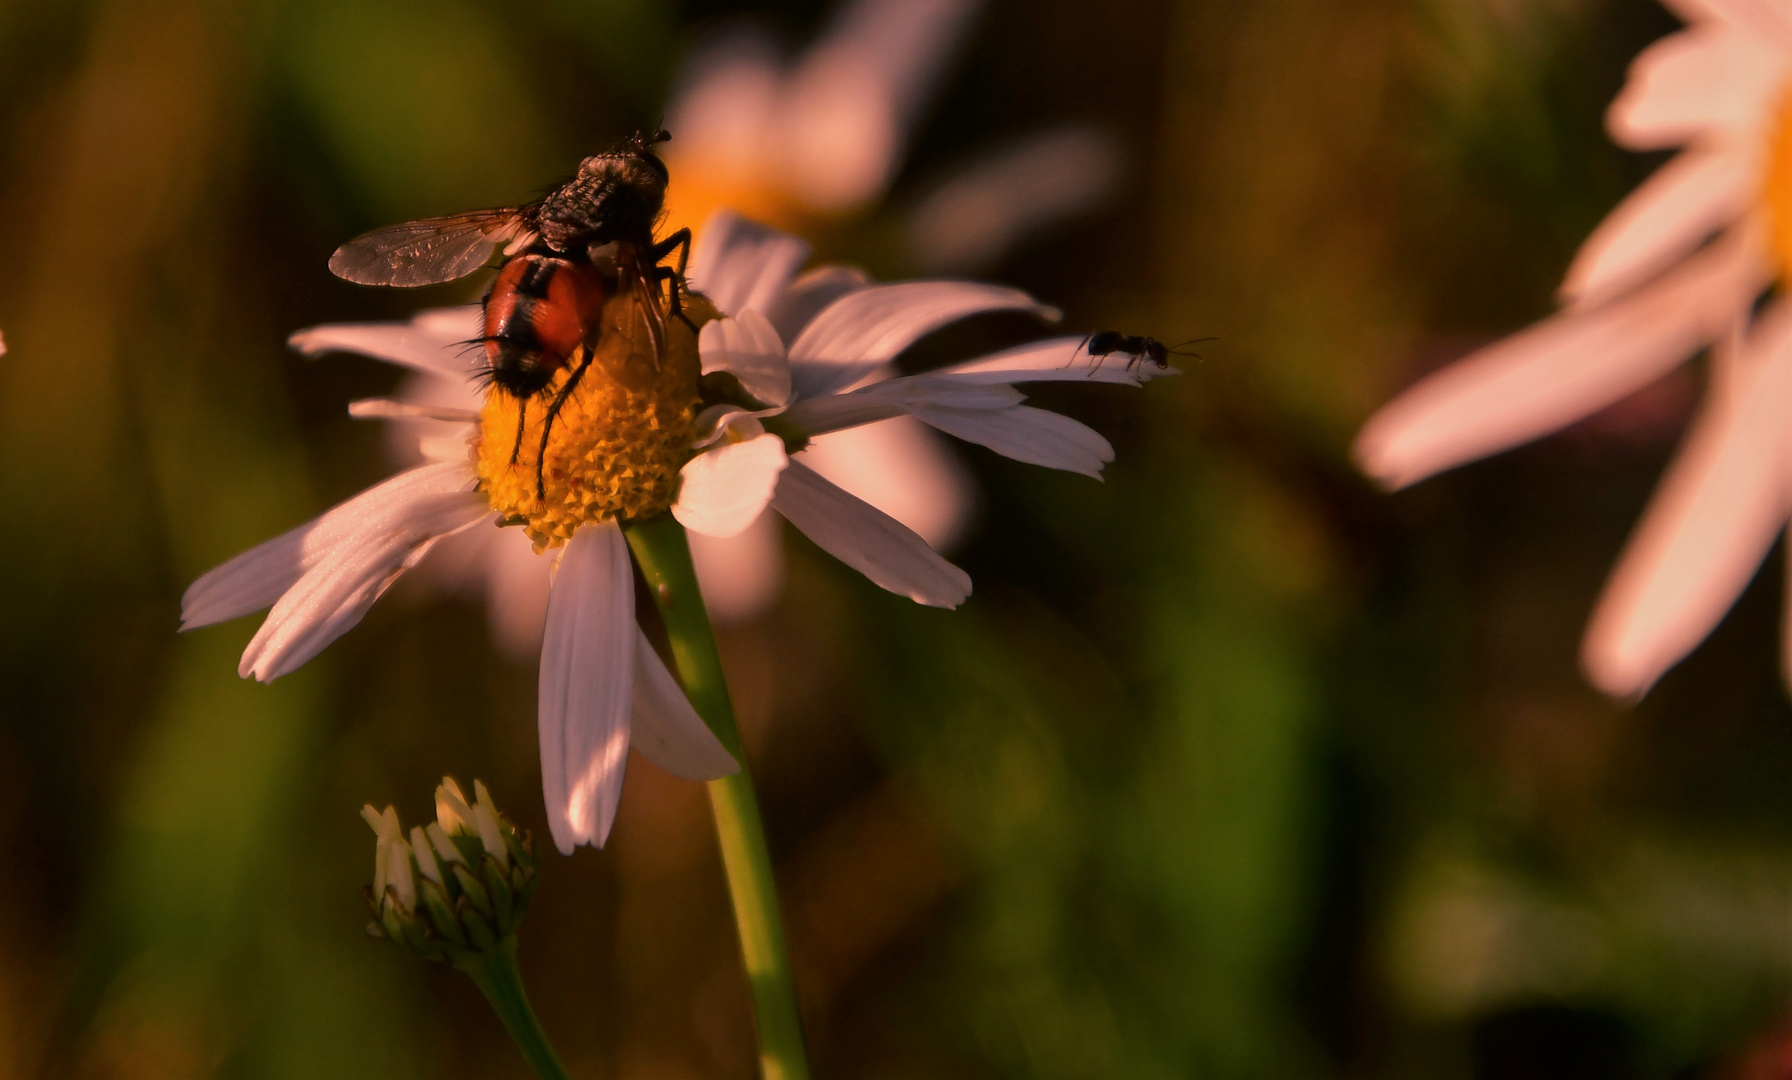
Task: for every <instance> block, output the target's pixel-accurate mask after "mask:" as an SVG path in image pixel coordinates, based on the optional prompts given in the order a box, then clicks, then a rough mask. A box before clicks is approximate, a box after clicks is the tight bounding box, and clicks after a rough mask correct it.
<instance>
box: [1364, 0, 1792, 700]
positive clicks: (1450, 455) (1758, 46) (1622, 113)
mask: <svg viewBox="0 0 1792 1080" xmlns="http://www.w3.org/2000/svg"><path fill="white" fill-rule="evenodd" d="M1667 5H1668V6H1669V7H1670V8H1672V9H1673V10H1674V11H1675V12H1676V13H1677V14H1679V15H1680V16H1681V17H1682V18H1683V19H1684V20H1685V21H1686V22H1687V23H1688V25H1687V27H1686V28H1685V29H1683V30H1681V31H1680V32H1678V33H1675V34H1673V35H1671V36H1669V37H1667V38H1665V39H1663V40H1662V41H1659V42H1657V43H1656V44H1654V45H1653V46H1651V47H1650V48H1649V49H1647V50H1645V51H1644V52H1643V53H1642V54H1641V55H1640V56H1638V57H1637V59H1636V61H1635V63H1633V64H1632V66H1631V70H1630V77H1629V80H1628V82H1627V83H1626V85H1625V87H1624V90H1623V92H1622V93H1621V94H1620V95H1619V96H1618V99H1617V100H1616V101H1615V102H1613V104H1612V107H1611V111H1610V112H1609V114H1608V115H1607V127H1608V128H1609V130H1610V132H1611V134H1612V137H1613V139H1615V140H1616V141H1617V142H1618V143H1619V144H1621V145H1623V146H1625V147H1628V148H1630V149H1633V150H1657V149H1663V148H1667V147H1681V148H1682V149H1681V151H1680V153H1679V154H1678V155H1677V156H1676V157H1674V158H1673V159H1672V160H1671V161H1669V162H1668V163H1667V164H1666V165H1664V166H1662V168H1661V169H1660V170H1658V171H1657V172H1656V173H1655V175H1653V176H1651V177H1650V178H1649V179H1648V180H1647V181H1646V182H1645V183H1644V184H1643V185H1642V186H1641V187H1639V188H1638V189H1637V190H1636V191H1635V192H1633V193H1632V194H1631V195H1630V196H1629V197H1628V198H1626V199H1625V200H1624V201H1623V202H1622V203H1620V204H1619V205H1618V207H1617V209H1615V210H1614V211H1612V213H1611V215H1610V216H1608V217H1607V218H1606V219H1605V221H1604V222H1603V223H1601V224H1600V226H1599V227H1598V228H1597V229H1596V230H1594V232H1593V235H1592V236H1591V237H1589V238H1588V240H1587V242H1586V244H1585V245H1584V246H1583V247H1582V248H1581V251H1580V253H1579V255H1578V256H1577V257H1576V258H1575V260H1574V263H1573V265H1572V266H1571V267H1570V268H1569V271H1568V275H1567V280H1566V281H1565V282H1564V284H1563V286H1562V303H1563V310H1562V312H1561V313H1560V314H1558V315H1556V316H1554V317H1552V318H1550V319H1547V320H1545V321H1543V322H1541V323H1539V324H1537V325H1536V326H1533V327H1531V328H1530V329H1528V330H1525V331H1523V332H1521V333H1519V334H1516V335H1514V336H1512V337H1510V338H1507V339H1506V340H1504V341H1501V342H1498V343H1496V344H1494V345H1491V346H1489V347H1487V348H1485V349H1483V350H1481V351H1480V352H1478V353H1476V354H1474V355H1472V356H1470V357H1468V358H1466V359H1464V360H1462V361H1461V362H1459V363H1457V364H1454V365H1452V366H1450V367H1448V368H1446V369H1444V370H1443V371H1440V372H1438V373H1437V374H1435V375H1432V376H1430V377H1428V378H1426V379H1424V380H1423V381H1421V382H1419V383H1418V384H1417V385H1415V386H1414V387H1412V388H1411V389H1410V390H1408V391H1406V392H1405V393H1404V394H1402V395H1400V396H1399V397H1398V398H1396V399H1395V400H1394V401H1392V402H1390V403H1389V404H1388V405H1387V406H1386V407H1384V408H1383V409H1382V410H1381V411H1380V412H1378V413H1377V414H1376V415H1375V416H1374V417H1372V418H1371V419H1370V420H1369V423H1368V424H1367V425H1366V426H1365V427H1364V429H1363V431H1362V434H1361V435H1360V436H1359V437H1358V440H1357V445H1356V454H1357V458H1358V460H1359V462H1360V463H1361V464H1362V466H1363V468H1364V469H1365V471H1367V472H1368V473H1370V474H1371V475H1372V476H1374V477H1376V478H1377V479H1379V480H1381V481H1382V482H1383V483H1386V484H1388V485H1389V486H1391V487H1401V486H1404V485H1407V484H1411V483H1414V482H1416V481H1418V480H1421V479H1423V478H1425V477H1427V476H1429V475H1431V474H1433V473H1436V472H1439V471H1441V470H1443V469H1447V468H1450V467H1452V466H1455V465H1459V464H1461V463H1463V462H1466V461H1471V460H1473V459H1475V458H1478V457H1482V456H1485V455H1487V454H1491V453H1495V452H1498V451H1500V450H1504V449H1507V448H1509V447H1513V446H1516V445H1519V444H1521V443H1524V442H1528V441H1530V440H1532V439H1536V438H1538V437H1540V436H1543V435H1546V434H1548V433H1550V432H1552V431H1556V430H1559V429H1561V428H1562V427H1564V426H1565V425H1568V424H1571V423H1573V422H1574V421H1576V420H1579V419H1581V418H1582V417H1585V416H1587V415H1589V414H1591V413H1593V412H1596V411H1598V410H1599V409H1601V408H1604V407H1605V406H1607V405H1610V404H1612V403H1614V402H1616V401H1618V400H1620V399H1621V398H1623V397H1625V396H1626V395H1628V394H1630V393H1632V392H1633V391H1635V390H1638V389H1640V388H1642V387H1643V386H1646V385H1648V384H1649V383H1650V382H1652V381H1654V380H1655V379H1657V378H1659V377H1660V376H1662V375H1663V374H1665V373H1666V372H1667V371H1669V370H1671V369H1672V368H1673V367H1675V366H1676V365H1678V364H1680V363H1681V362H1683V361H1684V360H1686V359H1687V358H1688V357H1689V356H1691V355H1692V354H1694V353H1696V352H1698V351H1699V350H1701V349H1703V348H1705V347H1707V346H1715V347H1714V348H1713V349H1712V355H1711V369H1712V384H1711V388H1710V391H1709V393H1708V395H1707V398H1706V401H1705V403H1704V405H1703V406H1702V409H1701V412H1700V415H1699V416H1698V418H1697V419H1696V420H1695V421H1694V423H1693V425H1692V429H1691V431H1690V432H1689V434H1688V436H1687V438H1686V441H1685V443H1684V445H1683V446H1682V447H1681V449H1680V452H1679V454H1678V456H1677V457H1676V459H1675V461H1674V462H1673V464H1672V465H1671V466H1670V468H1669V470H1668V474H1667V476H1666V478H1665V479H1664V480H1663V482H1662V484H1661V487H1660V488H1659V490H1658V491H1657V492H1656V495H1655V497H1654V499H1653V500H1652V502H1651V504H1650V506H1649V508H1648V510H1647V511H1646V513H1645V514H1644V517H1643V520H1642V522H1641V523H1640V524H1639V526H1638V527H1637V530H1636V532H1635V534H1634V535H1633V536H1632V537H1631V539H1630V542H1629V544H1628V545H1627V547H1626V550H1625V552H1624V554H1623V556H1622V557H1621V559H1620V560H1619V563H1618V566H1617V569H1616V570H1615V571H1614V572H1613V574H1612V577H1611V580H1610V581H1609V582H1608V583H1607V585H1606V588H1605V591H1604V594H1603V595H1602V596H1601V598H1600V600H1599V604H1598V607H1597V609H1596V610H1595V612H1594V615H1593V618H1592V621H1591V624H1590V625H1589V627H1588V629H1587V635H1586V640H1585V642H1584V644H1583V647H1582V663H1583V664H1584V666H1585V668H1586V671H1587V674H1588V677H1589V678H1590V679H1591V680H1592V682H1593V683H1594V684H1595V685H1597V686H1598V687H1599V688H1601V689H1602V690H1604V691H1606V692H1607V693H1610V694H1613V695H1618V696H1626V697H1629V696H1635V695H1640V694H1642V693H1643V692H1645V691H1646V690H1647V689H1648V688H1649V687H1650V685H1652V684H1653V683H1654V682H1655V680H1656V679H1657V678H1659V677H1660V676H1661V674H1662V673H1663V672H1665V671H1666V670H1667V669H1668V668H1669V667H1672V666H1673V665H1674V664H1675V663H1677V662H1678V661H1679V660H1680V659H1681V658H1682V657H1684V656H1685V655H1686V654H1687V653H1688V652H1690V651H1691V650H1692V649H1693V648H1694V647H1695V646H1697V645H1698V643H1699V642H1700V641H1702V640H1703V639H1704V637H1705V636H1706V635H1707V634H1708V633H1710V631H1711V629H1712V627H1713V626H1715V625H1716V624H1717V622H1718V620H1720V619H1721V618H1722V617H1723V615H1724V613H1725V612H1726V611H1727V610H1729V608H1730V606H1731V604H1733V603H1734V602H1735V599H1736V597H1737V596H1738V595H1739V594H1740V593H1741V591H1742V589H1743V587H1744V586H1746V585H1747V584H1748V581H1749V579H1750V578H1751V577H1752V576H1753V575H1754V573H1755V570H1756V568H1757V567H1758V566H1759V565H1760V562H1761V560H1762V558H1763V557H1764V556H1765V555H1766V553H1767V551H1768V549H1769V548H1770V547H1772V545H1773V542H1774V539H1775V537H1776V536H1777V535H1778V534H1779V533H1780V532H1781V531H1782V530H1783V529H1784V528H1785V526H1786V523H1787V519H1788V517H1789V516H1792V486H1789V484H1788V480H1789V479H1792V477H1789V476H1788V473H1787V469H1786V466H1787V453H1788V451H1789V450H1792V445H1789V444H1788V440H1787V431H1788V427H1787V424H1786V422H1785V419H1784V415H1783V413H1784V410H1785V409H1787V408H1788V407H1789V406H1792V310H1789V309H1788V307H1787V305H1786V302H1785V300H1784V299H1783V298H1780V297H1778V296H1775V297H1774V298H1772V299H1770V300H1769V301H1768V302H1767V303H1766V304H1765V305H1762V306H1760V307H1757V302H1758V301H1759V300H1760V299H1761V297H1762V294H1763V293H1765V292H1766V291H1767V290H1768V289H1769V288H1770V287H1771V286H1773V284H1774V283H1775V282H1776V281H1779V280H1782V278H1783V274H1784V272H1785V269H1786V268H1787V266H1788V265H1792V260H1789V258H1788V256H1789V255H1792V110H1789V108H1788V105H1789V103H1792V3H1788V2H1786V0H1667ZM1789 643H1792V642H1789ZM1787 664H1788V670H1789V671H1792V657H1789V658H1788V660H1787Z"/></svg>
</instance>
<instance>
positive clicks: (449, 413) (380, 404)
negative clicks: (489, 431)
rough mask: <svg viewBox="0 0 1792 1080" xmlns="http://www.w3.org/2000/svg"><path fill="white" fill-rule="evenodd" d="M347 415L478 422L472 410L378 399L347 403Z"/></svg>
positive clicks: (362, 418)
mask: <svg viewBox="0 0 1792 1080" xmlns="http://www.w3.org/2000/svg"><path fill="white" fill-rule="evenodd" d="M348 414H349V415H350V416H352V417H354V418H355V419H356V420H439V421H443V422H446V423H450V424H476V423H478V422H479V414H478V413H477V412H475V411H473V410H472V409H457V408H452V407H444V406H441V405H417V404H412V403H411V402H408V401H395V400H393V399H392V398H378V397H374V398H359V399H357V400H355V401H351V402H349V403H348Z"/></svg>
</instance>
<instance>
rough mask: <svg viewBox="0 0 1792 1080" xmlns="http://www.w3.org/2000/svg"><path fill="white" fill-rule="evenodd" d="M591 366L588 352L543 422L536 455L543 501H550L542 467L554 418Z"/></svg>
mask: <svg viewBox="0 0 1792 1080" xmlns="http://www.w3.org/2000/svg"><path fill="white" fill-rule="evenodd" d="M590 366H591V354H590V353H589V352H587V353H586V354H585V359H584V360H582V361H580V363H579V366H578V367H576V368H573V370H572V374H571V375H569V376H567V379H566V385H565V386H562V387H561V388H560V392H559V393H558V394H555V395H554V403H553V404H552V405H549V406H548V415H547V417H546V418H545V419H544V420H542V422H541V450H540V452H539V453H537V454H536V455H535V498H536V499H537V500H539V501H541V502H543V503H545V502H547V501H548V488H547V482H546V480H544V479H543V477H542V469H543V468H545V467H546V466H547V461H548V435H549V433H551V432H552V431H553V430H554V418H555V417H557V416H559V415H560V409H561V407H562V406H564V405H565V404H566V399H567V398H569V397H571V396H572V392H573V390H574V389H576V388H577V387H578V385H579V380H580V379H583V378H584V377H585V369H586V368H588V367H590ZM517 438H519V439H521V438H522V429H521V428H518V429H517Z"/></svg>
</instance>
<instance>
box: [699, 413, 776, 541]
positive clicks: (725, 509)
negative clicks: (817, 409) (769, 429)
mask: <svg viewBox="0 0 1792 1080" xmlns="http://www.w3.org/2000/svg"><path fill="white" fill-rule="evenodd" d="M749 419H750V418H749ZM753 426H754V427H755V428H757V427H758V426H759V425H758V423H757V422H756V421H755V422H754V423H753ZM788 462H789V459H788V458H787V457H786V456H785V454H784V440H783V439H781V438H779V437H778V436H776V435H771V434H766V433H765V432H764V429H763V428H761V429H760V434H759V435H757V436H754V437H751V438H747V439H744V440H742V441H739V442H736V441H734V440H733V439H732V438H725V439H723V440H722V441H721V442H719V443H717V444H716V445H715V446H712V447H710V448H709V449H707V450H705V451H703V452H702V453H700V454H698V455H697V456H696V457H693V458H692V459H691V460H689V461H687V462H685V464H684V468H682V469H680V470H679V474H678V475H679V482H678V498H677V500H676V501H675V502H673V504H672V516H673V517H675V518H677V519H678V523H679V524H681V525H683V526H684V527H685V528H687V529H689V530H691V531H692V532H698V533H702V534H704V535H705V536H721V537H728V536H734V535H737V534H738V533H740V532H742V531H743V530H745V529H746V527H747V526H749V525H751V524H753V521H754V520H755V519H756V518H758V517H759V515H760V513H762V512H763V511H764V510H765V506H766V503H768V502H770V501H771V497H772V490H773V489H774V488H776V487H777V486H778V474H779V473H781V472H783V471H784V467H785V465H786V464H788Z"/></svg>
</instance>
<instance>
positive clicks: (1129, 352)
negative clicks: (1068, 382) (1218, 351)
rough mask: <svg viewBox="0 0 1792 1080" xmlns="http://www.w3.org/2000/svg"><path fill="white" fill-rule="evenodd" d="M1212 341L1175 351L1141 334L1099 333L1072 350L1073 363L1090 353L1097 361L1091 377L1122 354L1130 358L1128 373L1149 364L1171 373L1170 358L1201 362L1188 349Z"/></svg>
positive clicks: (1193, 343) (1092, 368) (1184, 346)
mask: <svg viewBox="0 0 1792 1080" xmlns="http://www.w3.org/2000/svg"><path fill="white" fill-rule="evenodd" d="M1212 340H1213V338H1194V339H1192V340H1189V341H1185V342H1183V343H1182V344H1180V345H1177V346H1176V347H1175V348H1171V347H1170V346H1168V345H1165V344H1164V343H1163V342H1161V341H1159V340H1157V339H1156V338H1154V337H1143V336H1140V335H1138V334H1122V333H1121V332H1120V331H1118V330H1097V331H1095V332H1094V333H1093V334H1090V335H1089V336H1088V337H1085V338H1084V339H1083V340H1082V343H1081V344H1079V345H1078V346H1077V347H1076V348H1075V349H1073V350H1071V353H1070V362H1071V363H1075V362H1076V354H1077V353H1079V352H1085V353H1087V354H1088V355H1090V356H1092V357H1094V358H1095V363H1094V364H1093V365H1092V366H1091V367H1090V368H1089V374H1091V375H1093V374H1095V373H1096V372H1097V371H1100V370H1101V365H1102V364H1103V363H1104V362H1105V361H1106V360H1107V358H1108V357H1110V356H1113V355H1114V354H1115V353H1119V354H1120V355H1122V356H1125V357H1126V358H1127V360H1126V370H1127V371H1131V370H1132V369H1133V367H1134V366H1135V365H1138V364H1143V363H1144V362H1145V361H1147V360H1149V361H1150V362H1151V363H1153V364H1155V365H1157V370H1159V371H1168V370H1169V369H1170V357H1172V356H1189V357H1193V358H1195V359H1197V360H1198V359H1200V357H1201V354H1200V353H1194V352H1186V351H1184V350H1185V349H1186V347H1187V346H1190V345H1199V344H1200V343H1201V342H1203V341H1212ZM1065 366H1066V367H1068V366H1069V364H1066V365H1065Z"/></svg>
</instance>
